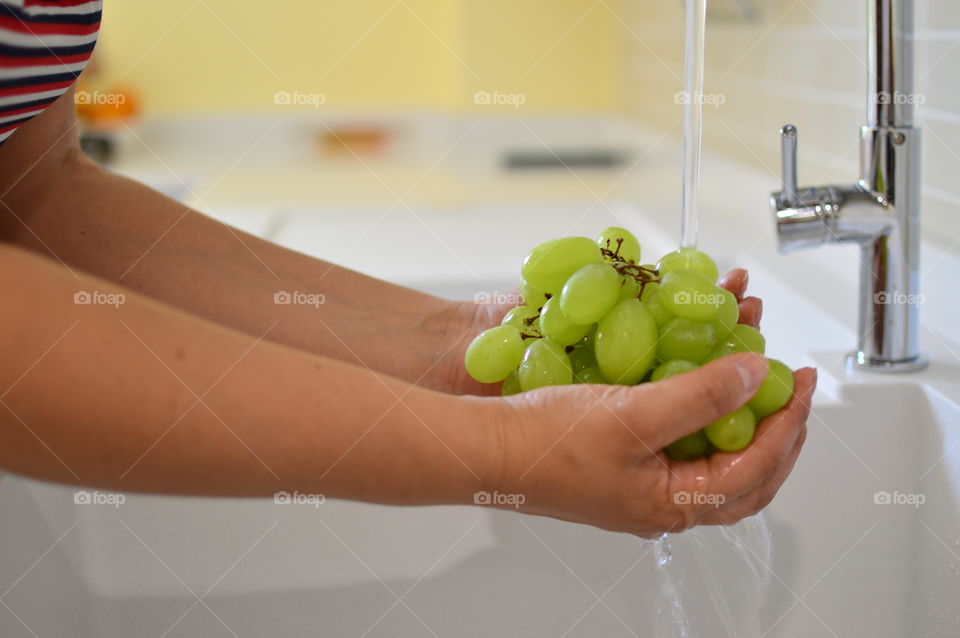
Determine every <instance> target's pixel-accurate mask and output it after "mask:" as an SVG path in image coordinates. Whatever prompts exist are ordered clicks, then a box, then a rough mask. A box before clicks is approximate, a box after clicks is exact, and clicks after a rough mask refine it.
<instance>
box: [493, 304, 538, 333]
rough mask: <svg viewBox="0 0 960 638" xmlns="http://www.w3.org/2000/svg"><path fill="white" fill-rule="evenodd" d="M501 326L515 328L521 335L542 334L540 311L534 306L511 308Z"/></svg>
mask: <svg viewBox="0 0 960 638" xmlns="http://www.w3.org/2000/svg"><path fill="white" fill-rule="evenodd" d="M500 325H502V326H513V327H514V328H516V329H517V330H519V331H520V332H521V333H526V334H540V310H539V309H538V308H534V307H532V306H517V307H516V308H511V309H510V310H509V311H507V314H505V315H504V316H503V320H502V321H501V322H500Z"/></svg>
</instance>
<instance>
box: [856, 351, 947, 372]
mask: <svg viewBox="0 0 960 638" xmlns="http://www.w3.org/2000/svg"><path fill="white" fill-rule="evenodd" d="M929 365H930V360H929V359H927V358H926V357H925V356H924V355H923V354H918V355H917V356H916V357H914V358H912V359H906V360H904V361H880V360H877V359H870V358H868V357H867V356H866V355H865V354H864V353H863V352H851V353H850V354H848V355H847V370H868V371H870V372H887V373H900V372H917V371H919V370H923V369H925V368H926V367H927V366H929Z"/></svg>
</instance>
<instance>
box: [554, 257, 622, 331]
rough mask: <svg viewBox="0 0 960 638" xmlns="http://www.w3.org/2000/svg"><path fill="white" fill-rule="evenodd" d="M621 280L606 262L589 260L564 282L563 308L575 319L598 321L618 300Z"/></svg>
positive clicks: (584, 323) (590, 321)
mask: <svg viewBox="0 0 960 638" xmlns="http://www.w3.org/2000/svg"><path fill="white" fill-rule="evenodd" d="M620 282H621V278H620V275H618V274H617V271H616V270H614V269H613V268H611V267H610V266H608V265H607V264H588V265H586V266H584V267H583V268H581V269H580V270H578V271H577V272H575V273H573V274H572V275H571V276H570V279H568V280H567V283H565V284H563V290H561V292H560V308H561V309H562V310H563V314H565V315H566V316H567V317H569V319H570V321H572V322H573V323H578V324H581V325H587V324H591V323H596V322H597V321H600V317H602V316H603V315H605V314H607V311H608V310H610V308H612V307H613V304H615V303H617V296H618V295H619V294H620Z"/></svg>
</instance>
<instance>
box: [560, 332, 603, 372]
mask: <svg viewBox="0 0 960 638" xmlns="http://www.w3.org/2000/svg"><path fill="white" fill-rule="evenodd" d="M584 338H586V337H584ZM567 355H568V356H569V357H570V365H571V367H572V368H573V372H574V374H576V373H577V372H580V371H581V370H586V369H587V368H593V367H595V366H596V365H597V358H596V356H594V354H593V348H592V347H591V346H587V345H578V346H577V347H575V348H574V349H573V351H571V352H568V353H567Z"/></svg>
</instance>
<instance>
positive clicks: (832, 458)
mask: <svg viewBox="0 0 960 638" xmlns="http://www.w3.org/2000/svg"><path fill="white" fill-rule="evenodd" d="M753 190H755V191H756V192H765V191H766V190H769V189H766V188H756V189H753ZM761 205H762V202H761ZM617 210H618V213H619V214H618V215H617V216H614V215H613V210H611V209H607V210H605V211H604V210H599V209H598V210H595V211H593V212H592V213H591V214H590V215H589V216H587V215H586V214H585V213H584V212H583V211H584V207H580V206H570V207H568V208H567V209H562V208H557V207H554V208H551V209H550V210H549V211H541V212H540V213H531V212H527V213H524V214H522V215H520V214H517V211H511V210H505V209H501V210H498V211H494V212H488V213H487V214H486V217H485V219H487V221H488V222H489V223H487V224H482V225H478V224H476V223H475V222H474V226H473V227H469V228H470V232H469V233H466V232H465V231H464V228H465V226H464V224H465V223H470V221H471V220H475V219H477V217H471V218H470V219H469V220H468V219H466V218H464V217H458V216H457V214H456V213H452V212H448V213H446V214H443V215H442V216H441V215H438V216H437V217H436V218H428V216H427V215H426V214H423V215H422V216H420V217H417V218H416V219H414V218H413V217H412V215H407V214H406V213H404V212H403V211H400V212H396V211H395V213H392V214H391V215H388V216H384V215H382V214H380V212H376V211H371V212H370V213H369V214H368V215H366V216H364V215H363V214H361V213H350V214H349V215H348V214H343V215H340V216H331V217H324V218H323V219H318V218H317V217H316V216H311V215H302V216H298V214H296V213H291V214H289V215H287V218H286V219H285V220H283V221H282V222H281V223H278V224H276V225H274V226H273V227H274V228H275V230H276V234H275V236H276V238H277V239H278V240H279V241H281V242H284V243H287V244H289V245H291V246H293V247H295V248H297V249H299V250H303V251H305V252H313V253H314V254H319V255H328V256H331V257H334V258H335V259H337V260H338V261H343V262H345V263H347V265H350V266H355V267H360V268H365V269H367V270H368V272H371V274H374V275H379V276H387V277H391V278H392V279H394V280H399V281H401V282H403V283H406V284H407V285H414V286H417V287H420V288H422V289H425V290H428V291H432V292H435V293H438V294H443V295H446V296H450V297H459V298H463V299H470V298H472V297H473V296H474V295H476V294H477V293H478V292H482V291H493V290H503V289H505V288H507V287H509V286H511V285H512V283H513V282H514V281H515V275H514V274H513V273H514V271H515V264H518V263H519V260H520V258H521V257H522V255H523V253H524V252H525V248H527V247H529V246H530V245H532V244H533V243H534V242H535V241H537V240H539V239H543V238H546V237H549V236H554V235H556V234H558V233H564V232H566V233H568V234H573V233H581V234H592V233H593V232H596V230H597V229H599V228H602V227H604V226H606V225H612V224H614V223H617V222H619V225H629V226H639V224H640V222H639V221H637V219H636V216H635V214H633V213H631V212H630V211H623V210H620V209H617ZM631 215H634V218H631V217H630V216H631ZM408 217H409V219H408ZM297 219H301V220H302V223H301V224H300V225H298V222H297ZM671 220H672V216H671ZM505 224H509V225H510V227H511V228H513V229H514V230H515V231H516V232H515V233H514V234H508V235H509V236H508V237H506V238H504V237H503V233H502V228H503V227H504V225H505ZM424 227H428V228H430V232H431V233H432V234H433V235H434V236H433V237H428V238H427V239H424V238H423V228H424ZM411 229H413V231H412V232H413V233H414V234H417V241H421V242H426V244H430V245H432V246H433V250H432V252H429V251H426V249H424V250H420V249H419V244H415V245H414V248H415V249H414V250H411V249H410V244H409V243H408V242H406V241H399V242H398V241H397V240H396V239H397V237H401V238H403V237H405V236H409V235H411ZM717 232H718V233H719V232H722V231H720V230H718V231H717ZM368 233H369V236H368ZM404 233H405V235H404ZM669 236H670V233H668V232H665V231H663V229H660V230H657V229H656V228H650V227H649V226H648V231H647V234H646V235H644V242H645V243H644V250H645V251H648V254H649V253H653V254H661V253H662V252H665V251H666V250H668V249H669V247H670V245H671V242H670V241H668V237H669ZM344 237H356V238H360V239H361V240H363V242H364V244H363V245H364V250H363V251H356V250H354V249H352V247H351V246H350V245H347V244H349V242H347V243H346V244H345V243H344V240H343V238H344ZM464 238H469V241H464ZM761 239H762V238H761ZM737 241H740V243H739V244H738V243H736V242H737ZM503 242H512V243H507V244H504V243H503ZM765 243H769V242H761V241H760V240H759V239H757V238H755V237H754V236H753V235H743V234H741V235H740V236H739V239H737V237H734V236H731V238H730V241H729V242H726V243H723V244H722V245H723V251H722V252H721V253H720V255H719V256H720V257H721V262H724V261H726V262H728V263H721V265H722V266H724V265H729V264H732V263H737V264H746V265H747V266H749V267H750V268H751V280H752V281H751V289H752V290H754V291H757V292H758V293H759V294H763V295H764V297H765V301H766V304H765V307H766V311H765V319H764V331H765V333H766V335H767V338H768V343H769V344H770V347H771V349H772V350H773V351H772V352H771V353H770V354H771V355H772V356H776V357H778V358H781V359H783V360H784V361H787V362H789V363H790V364H791V365H793V366H801V365H817V366H818V367H819V369H820V385H819V388H818V391H817V395H816V397H815V400H814V410H813V413H812V415H811V418H810V421H809V435H808V439H807V444H806V448H805V450H804V452H803V454H802V455H801V456H800V459H799V462H798V465H797V468H796V470H795V472H794V473H793V474H792V475H791V477H790V479H789V480H788V481H787V483H786V484H785V485H784V487H783V489H782V490H781V492H780V494H779V495H778V497H777V498H776V499H775V500H774V502H773V503H772V504H771V505H770V506H769V507H768V508H767V510H766V511H765V513H764V516H765V518H766V523H767V524H768V525H769V529H770V536H769V539H770V542H771V545H770V547H769V549H770V556H771V559H770V560H769V562H764V561H759V562H756V561H753V562H752V563H751V561H747V560H745V559H746V558H749V557H750V556H754V557H756V556H762V555H763V554H764V552H765V550H766V549H767V548H766V547H765V546H764V544H763V543H762V542H761V541H762V540H763V538H764V537H763V535H762V534H761V535H760V536H759V537H758V538H759V540H757V539H754V541H750V542H743V547H742V548H740V549H739V550H737V551H733V550H734V549H737V546H736V545H735V544H734V543H733V541H735V540H737V539H740V540H741V541H743V540H744V539H749V538H750V534H749V532H750V530H751V529H752V530H754V531H755V530H756V529H759V528H763V526H762V525H759V526H758V523H757V521H746V522H744V523H741V524H739V525H738V526H735V527H734V528H732V529H719V528H705V529H697V530H692V531H690V532H687V533H684V534H680V535H675V536H672V537H671V539H670V549H671V552H672V556H673V558H672V559H671V563H670V564H669V566H667V567H663V566H661V565H660V562H661V560H660V559H662V558H663V552H662V550H663V546H662V545H661V546H657V545H655V544H654V543H653V542H652V541H646V540H641V539H637V538H634V537H630V536H627V535H622V534H611V533H606V532H602V531H599V530H596V529H593V528H590V527H586V526H581V525H573V524H566V523H561V522H558V521H554V520H551V519H544V518H535V517H527V516H521V515H517V514H513V513H509V512H501V511H495V510H489V509H484V508H482V507H434V508H390V507H382V506H376V505H369V504H361V503H351V502H341V501H333V500H329V501H327V502H325V503H322V504H319V503H279V504H276V503H273V502H271V501H270V500H243V499H220V500H215V499H203V498H174V497H157V496H143V495H132V494H128V495H123V498H122V499H119V498H116V497H115V495H110V494H100V493H96V492H93V491H92V490H86V491H83V490H81V491H78V490H75V489H73V488H66V487H62V486H56V485H48V484H43V483H39V482H36V481H31V480H25V479H21V478H18V477H14V476H5V477H3V478H0V508H2V511H3V512H4V513H5V515H4V516H3V518H2V519H0V546H2V547H3V548H4V551H3V552H0V636H3V637H4V638H20V637H21V636H22V637H30V636H34V637H37V636H42V637H44V638H57V637H61V636H62V637H69V638H121V637H123V638H126V637H128V636H162V637H171V638H173V637H178V636H202V637H204V638H207V637H219V636H234V637H237V636H275V637H277V638H285V637H287V636H291V637H292V636H304V635H323V636H371V637H374V636H391V637H395V638H396V637H403V638H406V637H414V636H457V637H458V638H467V637H471V636H484V637H486V636H502V637H505V638H506V637H512V636H547V635H555V636H570V637H575V636H591V637H593V636H605V637H606V636H631V635H632V636H649V635H652V634H653V632H654V631H655V628H657V631H656V635H658V636H661V635H662V636H679V635H682V634H681V633H678V627H677V626H676V625H675V624H674V623H673V622H672V616H671V613H670V609H669V607H668V605H667V604H666V603H668V602H670V601H669V597H668V598H665V597H664V591H666V590H669V587H670V586H671V585H673V586H676V587H677V588H678V590H679V599H680V603H681V607H682V612H683V615H684V616H685V617H686V619H687V622H688V623H689V628H690V633H689V635H690V636H694V635H699V636H704V637H710V638H713V637H715V636H716V637H720V636H726V635H735V636H737V638H746V637H749V636H750V635H751V634H750V633H748V632H746V631H745V630H741V629H739V628H736V627H735V628H732V629H730V630H727V629H724V628H725V627H728V626H729V624H730V622H731V621H730V618H732V619H733V622H734V623H735V624H736V623H742V624H743V625H744V626H746V625H750V626H752V627H754V628H755V630H756V631H755V632H754V633H755V634H758V635H763V636H769V637H770V638H780V637H783V638H786V637H793V636H803V637H804V638H816V637H820V636H825V637H831V636H832V637H834V638H839V637H848V636H849V637H856V638H862V637H863V636H870V637H871V638H885V637H890V638H893V637H903V636H910V637H911V638H921V637H926V636H929V637H935V636H957V635H960V606H958V604H957V601H960V494H958V491H960V385H958V379H960V372H958V367H957V364H956V358H955V357H953V356H951V354H950V351H949V348H948V347H947V346H946V344H945V343H943V342H941V341H939V339H933V338H932V337H929V335H928V338H927V339H926V344H925V346H924V347H925V348H926V350H927V353H928V354H929V355H930V357H931V359H932V362H933V363H932V365H931V367H930V368H929V369H928V370H927V371H924V372H922V373H918V374H914V375H911V376H891V377H884V376H877V375H869V374H865V373H853V374H848V373H846V372H845V371H844V370H843V367H842V360H843V355H844V353H845V351H846V349H848V347H849V346H850V345H851V344H852V343H853V334H852V330H851V328H852V326H853V325H854V323H853V321H852V320H850V318H849V317H848V316H843V313H844V312H846V306H845V305H844V303H845V302H844V299H846V300H847V301H849V302H850V304H849V309H851V310H852V307H853V305H852V302H853V300H854V296H853V292H852V291H853V286H855V283H854V282H853V281H852V280H851V281H850V282H843V281H840V280H838V279H837V278H828V277H820V278H818V281H817V286H818V288H817V295H816V296H815V297H814V296H811V295H807V296H806V297H804V294H803V286H802V283H801V284H797V285H789V284H788V282H790V281H801V279H800V277H795V275H796V274H797V273H800V272H801V271H802V268H805V266H800V265H794V264H796V262H782V261H776V259H777V258H776V257H773V256H770V255H767V254H765V253H762V252H761V251H760V249H756V250H755V251H754V252H751V248H753V246H754V245H755V246H763V245H765ZM490 246H496V247H497V258H496V260H494V259H491V258H490V248H489V247H490ZM707 249H708V250H711V248H710V247H709V246H708V247H707ZM453 252H456V253H457V257H456V258H454V257H453V256H452V253H453ZM371 254H373V255H376V259H373V260H371V259H369V255H371ZM351 260H352V261H351ZM438 260H439V261H441V262H442V264H443V266H444V267H443V268H439V269H438V268H437V263H438ZM492 262H497V263H501V262H502V263H507V264H508V265H509V266H510V267H509V270H506V269H499V270H496V271H494V270H490V266H489V264H491V263H492ZM791 268H794V269H795V270H794V271H791V270H790V269H791ZM853 272H854V271H853V270H851V271H850V275H851V277H853ZM438 273H439V276H438ZM431 277H434V278H433V279H431ZM844 286H847V288H844ZM837 309H839V310H837ZM834 311H836V312H834ZM811 348H812V349H811ZM78 492H79V493H78ZM78 501H79V502H78ZM87 501H89V502H87ZM748 563H751V564H748ZM751 565H752V567H753V568H754V569H755V570H756V571H755V572H751V571H750V568H751ZM711 571H712V573H713V574H714V576H713V579H714V580H713V583H714V585H716V584H717V583H719V585H720V586H719V589H718V588H717V587H713V588H711V587H709V586H708V585H709V584H710V582H711V581H710V578H708V576H709V572H711ZM751 579H752V580H751ZM753 581H756V583H757V584H758V586H757V587H756V588H755V589H753V590H752V589H750V587H746V588H745V589H744V588H741V590H742V591H748V592H751V591H752V595H751V596H750V597H749V599H748V600H746V603H744V600H742V599H740V600H733V599H732V598H731V599H730V600H727V596H728V594H729V596H731V597H732V596H734V594H736V593H737V591H741V590H738V587H741V586H742V585H745V584H750V583H751V582H753ZM764 582H765V583H766V584H765V585H763V586H759V583H764ZM718 592H719V593H718ZM724 610H726V611H724ZM725 613H726V615H727V619H726V620H724V614H725Z"/></svg>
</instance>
